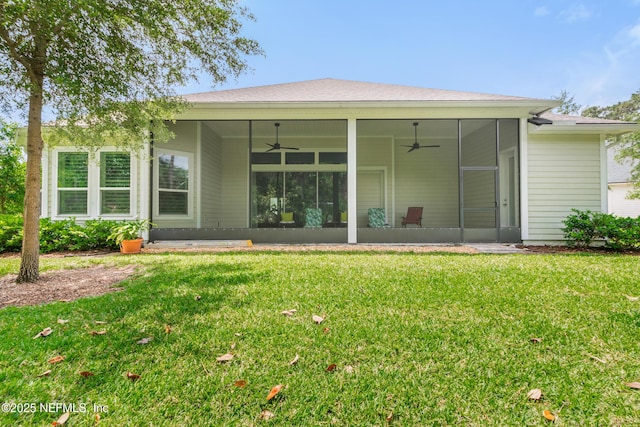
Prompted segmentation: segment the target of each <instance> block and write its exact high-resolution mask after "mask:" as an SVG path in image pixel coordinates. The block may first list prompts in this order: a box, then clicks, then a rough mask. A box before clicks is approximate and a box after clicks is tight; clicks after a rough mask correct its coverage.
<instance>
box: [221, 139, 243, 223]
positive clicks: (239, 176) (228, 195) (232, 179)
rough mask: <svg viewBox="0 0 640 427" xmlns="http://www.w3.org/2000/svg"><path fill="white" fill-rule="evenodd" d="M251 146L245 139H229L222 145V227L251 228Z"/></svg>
mask: <svg viewBox="0 0 640 427" xmlns="http://www.w3.org/2000/svg"><path fill="white" fill-rule="evenodd" d="M248 152H249V146H248V143H247V141H246V140H244V139H233V138H230V139H227V140H225V141H224V142H223V144H222V158H223V159H224V162H222V169H221V171H222V181H223V182H224V186H222V189H221V196H222V199H221V200H222V211H221V215H220V227H222V228H234V227H237V228H245V227H248V226H249V212H248V211H249V154H248Z"/></svg>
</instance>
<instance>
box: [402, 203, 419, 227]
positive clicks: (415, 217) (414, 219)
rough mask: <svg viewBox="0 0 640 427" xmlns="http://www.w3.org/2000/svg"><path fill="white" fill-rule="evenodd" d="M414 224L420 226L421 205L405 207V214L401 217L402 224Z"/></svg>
mask: <svg viewBox="0 0 640 427" xmlns="http://www.w3.org/2000/svg"><path fill="white" fill-rule="evenodd" d="M407 224H415V225H418V226H420V227H422V206H419V207H411V208H408V209H407V215H406V216H403V217H402V226H403V227H406V226H407Z"/></svg>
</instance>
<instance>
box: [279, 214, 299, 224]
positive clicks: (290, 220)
mask: <svg viewBox="0 0 640 427" xmlns="http://www.w3.org/2000/svg"><path fill="white" fill-rule="evenodd" d="M295 224H296V221H295V219H294V217H293V212H282V213H281V214H280V222H279V225H281V226H282V227H287V226H291V225H295Z"/></svg>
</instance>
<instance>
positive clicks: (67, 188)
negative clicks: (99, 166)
mask: <svg viewBox="0 0 640 427" xmlns="http://www.w3.org/2000/svg"><path fill="white" fill-rule="evenodd" d="M57 184H58V215H87V214H88V207H89V155H88V153H81V152H61V153H58V180H57Z"/></svg>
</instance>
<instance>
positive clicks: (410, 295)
mask: <svg viewBox="0 0 640 427" xmlns="http://www.w3.org/2000/svg"><path fill="white" fill-rule="evenodd" d="M41 263H42V269H43V270H60V269H67V268H78V267H88V266H92V265H104V266H105V267H107V268H108V267H109V266H113V265H116V266H126V265H131V264H135V265H136V266H137V267H139V268H140V270H139V273H138V274H137V275H136V276H134V277H133V278H132V279H131V280H127V281H125V282H123V283H121V284H120V285H119V286H122V287H124V290H123V291H120V292H115V293H112V294H108V295H103V296H100V297H96V298H84V299H81V300H79V301H75V302H66V303H59V302H55V303H51V304H46V305H43V306H34V307H6V308H3V309H0V328H1V330H2V333H3V336H2V339H1V340H0V366H2V370H1V372H0V377H1V378H2V381H0V397H2V398H4V402H12V403H29V402H36V403H38V404H39V403H41V402H45V403H46V402H61V403H76V404H81V403H86V404H87V405H88V407H87V409H88V410H87V412H86V413H82V412H74V413H72V414H71V418H70V419H69V422H68V423H67V424H69V425H71V426H94V425H95V424H96V422H95V413H94V411H93V408H94V404H97V405H102V406H103V407H107V408H108V411H107V412H102V413H100V414H99V415H100V417H101V420H100V423H98V425H99V426H102V425H104V426H174V425H180V426H249V425H256V426H261V425H265V426H325V425H326V426H329V425H335V426H387V425H388V426H483V427H484V426H487V427H492V426H500V427H503V426H540V427H542V426H546V427H552V426H556V425H559V426H579V425H585V426H622V425H627V426H638V425H640V411H638V406H637V404H638V399H639V398H640V397H639V396H638V394H637V393H638V391H637V390H632V389H630V388H628V387H627V386H626V385H625V383H626V382H631V381H638V380H639V378H638V375H639V373H638V371H639V368H638V359H639V358H640V347H639V346H638V324H639V322H640V314H639V313H638V308H639V305H640V302H639V301H632V300H630V299H629V298H628V297H627V296H630V297H634V296H638V295H639V290H638V283H639V282H640V269H638V259H637V257H635V256H625V255H616V256H609V255H606V256H605V255H587V256H585V255H509V256H505V255H454V254H407V253H404V254H398V253H396V254H390V253H379V252H378V253H329V252H306V251H305V252H304V253H264V252H236V253H217V254H216V255H215V256H212V254H211V253H193V252H192V253H170V254H147V255H144V256H141V257H123V256H117V255H114V256H107V257H99V258H95V257H64V258H61V257H56V258H43V259H42V260H41ZM4 265H12V266H14V268H15V266H16V265H17V260H15V259H6V258H5V259H0V271H3V268H2V267H3V266H4ZM7 270H8V269H4V271H7ZM0 274H1V273H0ZM291 309H296V310H297V312H296V313H295V314H293V315H292V316H290V317H287V316H284V315H282V314H281V312H282V311H284V310H291ZM314 314H316V315H320V316H322V315H326V317H325V320H324V321H323V323H322V324H320V325H316V324H315V323H314V322H313V321H312V317H311V316H312V315H314ZM56 319H65V320H68V322H66V323H64V324H60V323H56ZM96 320H100V321H104V322H106V324H104V325H96V324H95V321H96ZM167 325H169V326H170V328H171V331H170V332H168V330H167ZM46 327H51V328H52V329H53V333H52V334H51V335H49V336H48V337H46V338H38V339H33V336H35V335H36V334H37V333H38V332H40V331H42V330H43V329H44V328H46ZM325 328H326V329H325ZM102 329H104V330H105V331H106V334H105V335H96V336H93V335H90V334H89V333H88V332H90V331H92V330H95V331H98V330H102ZM147 337H152V338H153V339H152V340H150V341H149V342H148V344H145V345H138V344H136V343H137V342H138V341H139V340H140V339H141V338H147ZM532 338H537V340H535V341H532ZM228 352H231V353H233V355H234V358H233V360H231V361H229V362H226V363H220V362H217V361H216V357H218V356H221V355H223V354H226V353H228ZM57 355H62V356H65V360H64V361H63V362H62V363H58V364H56V365H50V364H48V363H47V360H49V359H50V358H52V357H53V356H57ZM296 355H298V356H299V360H298V362H297V363H296V364H295V365H290V364H289V362H290V361H291V360H292V359H294V357H295V356H296ZM330 364H335V365H336V369H335V370H333V371H332V372H327V367H328V366H329V365H330ZM46 370H52V373H51V375H50V376H47V377H43V378H38V375H40V374H41V373H43V372H44V371H46ZM83 371H90V372H92V373H93V374H94V375H93V376H91V377H88V378H83V377H81V376H80V375H79V372H83ZM126 372H133V373H136V374H139V375H140V376H141V377H140V379H139V380H137V381H135V382H134V381H131V380H129V379H127V377H126ZM238 380H243V381H246V385H245V386H244V387H236V386H235V385H234V383H235V382H236V381H238ZM276 384H283V385H284V387H283V389H282V391H281V392H280V393H279V394H278V395H277V396H276V397H275V398H274V399H272V400H271V401H267V400H266V396H267V394H268V393H269V390H270V389H271V388H272V387H273V386H275V385H276ZM534 388H540V389H541V390H542V393H543V395H544V396H543V400H542V401H533V400H530V399H528V398H527V392H528V391H529V390H531V389H534ZM544 409H549V410H551V411H553V412H554V413H556V414H557V415H559V419H558V421H557V422H556V423H548V422H546V421H545V420H544V418H543V417H542V414H541V413H542V411H543V410H544ZM263 410H267V411H269V412H271V413H273V414H274V417H273V418H272V419H271V420H261V419H260V414H261V412H262V411H263ZM62 413H63V410H60V411H59V412H57V413H47V412H43V411H34V412H27V411H23V412H22V413H15V412H10V411H5V412H0V425H3V426H17V425H23V426H30V425H31V426H44V425H51V423H52V421H54V420H56V419H57V418H58V417H59V416H60V415H62ZM389 414H392V417H391V421H390V422H387V421H386V417H388V416H389ZM65 425H66V424H65Z"/></svg>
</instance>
